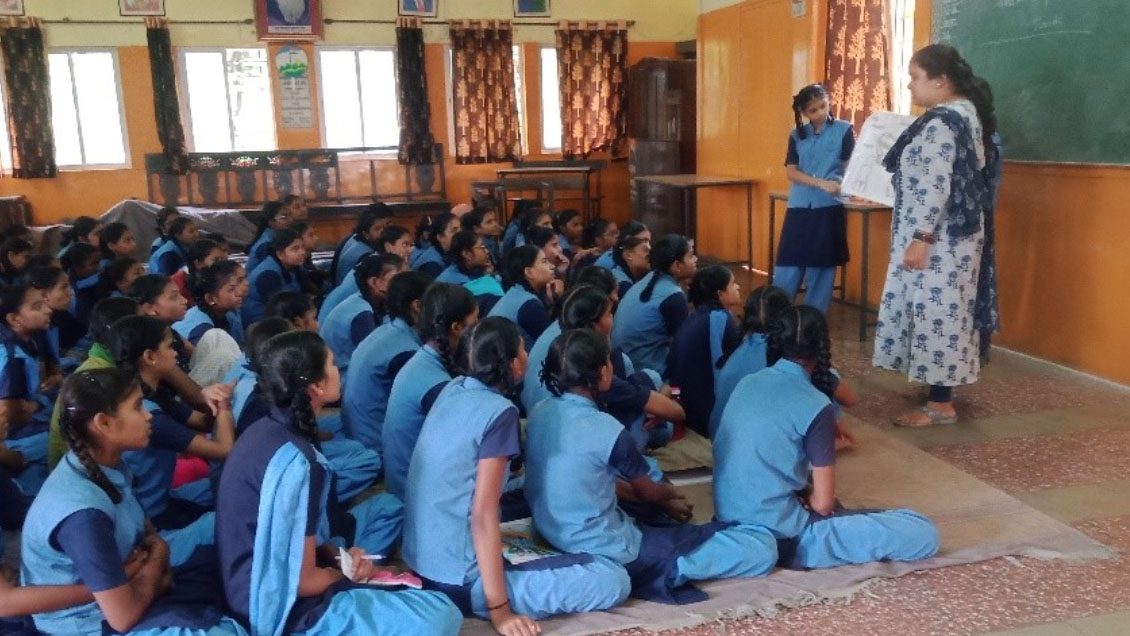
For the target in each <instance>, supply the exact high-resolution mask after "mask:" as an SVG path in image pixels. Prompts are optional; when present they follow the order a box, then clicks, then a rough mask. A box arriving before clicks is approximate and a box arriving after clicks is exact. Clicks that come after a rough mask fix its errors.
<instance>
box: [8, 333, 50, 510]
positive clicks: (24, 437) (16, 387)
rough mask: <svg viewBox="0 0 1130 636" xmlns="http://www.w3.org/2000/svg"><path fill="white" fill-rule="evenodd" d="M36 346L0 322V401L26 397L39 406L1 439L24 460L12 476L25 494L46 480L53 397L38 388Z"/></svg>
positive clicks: (33, 492)
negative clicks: (24, 464)
mask: <svg viewBox="0 0 1130 636" xmlns="http://www.w3.org/2000/svg"><path fill="white" fill-rule="evenodd" d="M40 348H41V347H40V346H39V345H38V344H37V343H35V342H33V341H28V340H23V339H22V338H20V337H19V336H17V335H16V333H15V332H14V331H12V329H11V328H10V327H8V325H0V400H28V401H31V402H35V403H36V404H37V405H38V407H39V410H37V411H36V412H35V413H34V414H32V416H31V419H29V420H28V421H27V422H26V423H24V424H23V425H22V426H19V427H18V428H17V427H15V426H12V427H11V428H10V429H9V430H8V438H7V441H6V442H5V445H6V446H7V447H8V448H9V449H10V450H14V451H19V452H20V453H22V454H23V456H24V460H25V461H26V462H27V467H26V468H24V469H23V470H22V471H21V472H20V474H19V475H16V478H15V479H16V482H17V483H18V484H19V485H20V488H22V489H23V491H24V492H25V493H27V494H28V495H34V494H35V493H37V492H39V488H40V486H42V485H43V481H44V480H45V479H47V472H48V470H47V436H48V432H47V429H48V425H49V423H50V419H51V411H52V410H53V409H54V408H55V401H54V398H53V397H52V396H48V395H45V394H43V393H41V392H40V391H39V383H40V381H41V378H40V366H39V355H40ZM0 441H2V440H0Z"/></svg>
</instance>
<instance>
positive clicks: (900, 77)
mask: <svg viewBox="0 0 1130 636" xmlns="http://www.w3.org/2000/svg"><path fill="white" fill-rule="evenodd" d="M890 6H891V70H890V73H891V107H892V108H894V111H895V112H896V113H902V114H904V115H909V114H910V106H911V104H910V89H909V88H907V86H906V84H907V82H908V81H909V73H910V56H911V55H913V54H914V0H893V1H892V2H891V5H890Z"/></svg>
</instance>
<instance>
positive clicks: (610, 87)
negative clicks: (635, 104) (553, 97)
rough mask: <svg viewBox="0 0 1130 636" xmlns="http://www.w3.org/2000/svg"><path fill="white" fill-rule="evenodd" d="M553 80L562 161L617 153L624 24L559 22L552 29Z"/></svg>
mask: <svg viewBox="0 0 1130 636" xmlns="http://www.w3.org/2000/svg"><path fill="white" fill-rule="evenodd" d="M557 77H558V82H559V83H560V85H561V154H562V156H563V157H564V158H565V159H577V158H580V159H584V158H586V157H588V156H589V155H590V154H592V153H593V152H595V151H597V150H609V151H611V152H612V154H618V153H619V152H620V149H621V148H622V146H623V144H624V141H625V140H626V139H627V136H628V118H627V104H628V99H627V95H628V31H627V25H625V24H623V23H621V24H617V25H612V26H607V27H606V26H604V25H597V28H588V25H586V24H584V23H582V24H580V25H575V24H566V23H563V24H562V26H561V28H559V29H558V30H557Z"/></svg>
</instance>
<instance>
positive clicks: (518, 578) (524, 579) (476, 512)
mask: <svg viewBox="0 0 1130 636" xmlns="http://www.w3.org/2000/svg"><path fill="white" fill-rule="evenodd" d="M456 360H457V364H458V366H459V367H461V369H462V371H463V372H464V373H465V375H463V376H460V377H458V378H456V379H454V380H452V381H451V382H449V383H448V385H447V386H446V387H445V388H444V389H443V390H442V391H441V392H440V394H439V397H437V398H436V401H435V404H433V405H432V408H431V411H429V412H428V416H427V418H426V419H425V420H424V426H423V428H422V429H421V430H420V437H419V439H418V440H417V441H416V448H415V450H413V452H412V459H411V461H410V463H409V467H408V483H407V486H406V488H405V492H406V499H405V523H404V546H403V550H402V554H403V556H404V560H405V561H406V562H407V563H408V565H409V566H410V567H412V568H413V569H414V570H415V571H416V572H418V573H419V574H420V576H421V577H423V578H424V581H425V586H426V587H428V588H429V589H437V590H440V591H442V592H444V593H445V594H447V595H448V596H450V597H451V599H452V600H453V601H455V603H456V605H458V606H459V608H460V609H461V610H462V611H463V612H464V613H465V614H468V615H470V614H475V615H478V616H480V617H483V618H489V619H490V621H491V624H492V625H493V626H494V628H495V630H497V631H498V632H500V633H503V634H513V633H522V634H535V633H537V631H538V627H537V625H536V624H535V623H534V622H533V620H531V619H537V618H543V617H547V616H551V615H554V614H565V613H573V612H587V611H596V610H602V609H608V608H610V607H613V606H616V605H619V604H620V603H622V602H623V601H624V599H625V598H627V596H628V589H629V583H628V576H627V573H626V572H625V571H624V569H623V568H622V567H620V566H619V565H618V564H616V563H614V562H613V561H612V560H610V559H607V558H605V557H602V556H597V555H591V554H580V553H578V554H567V555H561V556H560V557H558V558H550V559H541V560H539V561H535V562H531V563H527V564H525V565H524V567H522V568H509V569H507V568H506V566H505V565H504V563H503V558H502V536H501V531H500V529H499V515H500V512H499V508H500V506H499V499H500V497H501V496H502V487H503V483H504V482H505V480H506V475H507V474H508V473H509V466H510V460H511V459H512V458H513V457H515V456H517V455H518V454H519V453H520V452H521V449H520V448H519V424H518V408H517V407H516V406H514V403H513V402H511V401H510V399H508V398H507V397H506V395H505V394H507V393H513V392H514V390H515V389H516V387H517V385H518V383H519V382H521V380H522V376H523V375H524V374H525V372H526V351H525V349H524V348H523V347H522V336H521V335H520V334H519V333H518V328H517V327H515V326H514V323H512V322H510V321H508V320H504V319H502V318H485V319H483V320H480V321H479V322H477V323H476V324H475V325H474V326H472V327H470V328H469V329H467V330H465V331H464V332H463V336H462V338H460V342H459V349H458V353H457V355H456Z"/></svg>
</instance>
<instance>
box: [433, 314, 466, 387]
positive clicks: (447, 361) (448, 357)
mask: <svg viewBox="0 0 1130 636" xmlns="http://www.w3.org/2000/svg"><path fill="white" fill-rule="evenodd" d="M449 332H450V328H449V326H448V325H447V324H446V316H436V319H435V322H434V323H432V333H434V334H436V336H437V337H436V338H435V339H434V340H433V342H435V345H436V346H435V349H436V353H438V354H439V359H440V362H442V363H443V368H444V370H446V371H447V374H448V375H450V376H451V377H455V376H457V375H459V370H458V368H457V366H456V364H455V352H454V351H452V350H451V340H450V339H449V337H448V333H449Z"/></svg>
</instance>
